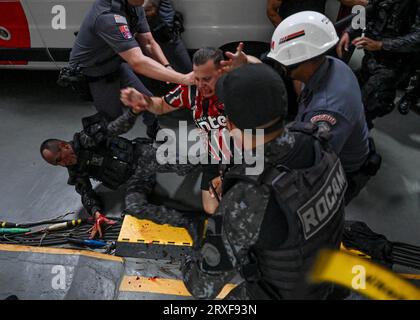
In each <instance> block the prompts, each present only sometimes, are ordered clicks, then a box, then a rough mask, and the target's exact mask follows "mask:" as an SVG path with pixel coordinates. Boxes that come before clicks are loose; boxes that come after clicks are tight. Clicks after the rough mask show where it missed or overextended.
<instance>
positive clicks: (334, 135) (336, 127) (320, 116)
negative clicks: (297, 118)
mask: <svg viewBox="0 0 420 320" xmlns="http://www.w3.org/2000/svg"><path fill="white" fill-rule="evenodd" d="M305 121H308V122H309V121H310V122H312V123H313V124H316V125H317V126H318V127H319V131H320V132H327V133H328V134H329V143H330V145H331V147H332V148H333V150H334V151H335V153H337V154H340V153H341V150H342V149H343V147H344V144H345V143H346V141H347V139H348V137H349V136H350V134H351V132H352V131H353V130H352V126H351V123H350V122H349V121H348V120H347V119H346V118H345V117H343V116H342V115H340V114H338V113H334V112H330V111H317V112H312V113H308V114H307V115H306V117H305Z"/></svg>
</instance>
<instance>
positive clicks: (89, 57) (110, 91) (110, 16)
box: [70, 0, 193, 136]
mask: <svg viewBox="0 0 420 320" xmlns="http://www.w3.org/2000/svg"><path fill="white" fill-rule="evenodd" d="M143 2H144V0H96V1H95V3H94V4H93V6H92V8H91V9H90V10H89V12H88V13H87V15H86V17H85V19H84V21H83V24H82V26H81V29H80V31H79V33H78V35H77V39H76V42H75V44H74V47H73V49H72V51H71V55H70V66H71V67H73V68H79V69H80V71H81V73H82V74H83V75H84V76H85V77H86V79H87V81H88V82H89V88H90V91H91V94H92V97H93V100H94V104H95V107H96V109H97V110H98V111H100V112H103V113H105V114H106V115H107V117H108V118H109V120H114V119H116V118H117V117H118V116H119V115H121V114H122V110H123V109H122V107H123V106H122V104H121V102H120V99H119V95H120V89H121V88H125V87H134V88H136V89H137V90H139V91H140V92H142V93H144V94H146V95H148V96H151V95H152V94H151V92H150V91H149V90H148V89H147V88H146V87H145V86H144V85H143V83H142V82H141V81H140V80H139V78H138V77H137V75H136V74H135V73H137V74H141V75H144V76H146V77H149V78H153V79H156V80H160V81H166V82H171V83H177V84H192V83H193V76H192V74H181V73H178V72H176V71H174V70H172V68H171V67H170V65H169V62H168V60H167V59H166V57H165V55H164V54H163V52H162V50H161V48H160V46H159V45H158V44H157V42H156V41H155V40H154V38H153V36H152V34H151V32H150V29H149V25H148V23H147V20H146V17H145V13H144V9H143V7H142V5H143ZM145 123H146V125H148V127H149V128H148V129H149V130H148V134H149V136H154V135H155V133H156V130H157V122H156V118H155V117H154V116H153V115H151V114H149V113H146V114H145Z"/></svg>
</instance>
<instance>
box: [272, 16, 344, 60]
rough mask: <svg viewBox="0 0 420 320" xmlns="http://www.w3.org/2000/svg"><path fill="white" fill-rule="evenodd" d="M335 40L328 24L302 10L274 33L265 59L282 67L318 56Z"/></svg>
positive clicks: (324, 18)
mask: <svg viewBox="0 0 420 320" xmlns="http://www.w3.org/2000/svg"><path fill="white" fill-rule="evenodd" d="M338 41H339V38H338V36H337V32H336V31H335V28H334V25H333V24H332V22H331V21H330V20H329V19H328V18H327V17H326V16H324V15H323V14H321V13H318V12H315V11H302V12H299V13H296V14H294V15H292V16H290V17H288V18H286V19H284V20H283V21H282V22H281V23H280V25H279V26H278V27H277V29H276V30H275V31H274V34H273V37H272V41H271V51H270V53H269V54H268V55H267V57H268V58H271V59H274V60H276V61H278V62H279V63H281V64H282V65H285V66H291V65H295V64H298V63H301V62H304V61H306V60H309V59H312V58H314V57H317V56H320V55H322V54H324V53H326V52H327V51H328V50H330V49H331V48H332V47H334V46H335V45H336V44H337V43H338Z"/></svg>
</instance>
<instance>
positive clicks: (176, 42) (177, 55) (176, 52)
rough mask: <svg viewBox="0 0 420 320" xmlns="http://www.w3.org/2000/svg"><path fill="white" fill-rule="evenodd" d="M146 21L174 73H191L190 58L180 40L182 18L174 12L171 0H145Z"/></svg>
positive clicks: (182, 27)
mask: <svg viewBox="0 0 420 320" xmlns="http://www.w3.org/2000/svg"><path fill="white" fill-rule="evenodd" d="M144 11H145V12H146V17H147V21H148V22H149V26H150V29H151V31H152V34H153V37H154V38H155V39H156V41H157V42H158V43H159V45H160V47H161V48H162V50H163V52H164V53H165V56H166V57H167V58H168V60H169V62H170V63H171V65H172V66H173V67H174V69H175V70H176V71H179V72H183V73H188V72H191V71H192V63H191V58H190V55H189V53H188V50H187V48H186V47H185V44H184V41H183V40H182V37H181V33H182V32H183V31H184V26H183V16H182V14H181V13H180V12H178V11H176V10H175V8H174V5H173V3H172V0H146V1H145V3H144Z"/></svg>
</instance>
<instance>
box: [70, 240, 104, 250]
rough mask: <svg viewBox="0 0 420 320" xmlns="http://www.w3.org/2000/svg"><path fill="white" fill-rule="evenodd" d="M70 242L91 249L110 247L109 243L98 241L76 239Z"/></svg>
mask: <svg viewBox="0 0 420 320" xmlns="http://www.w3.org/2000/svg"><path fill="white" fill-rule="evenodd" d="M68 240H69V242H71V243H74V244H77V245H81V246H86V247H90V248H103V247H106V246H107V245H108V243H106V242H103V241H98V240H81V239H75V238H69V239H68Z"/></svg>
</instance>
